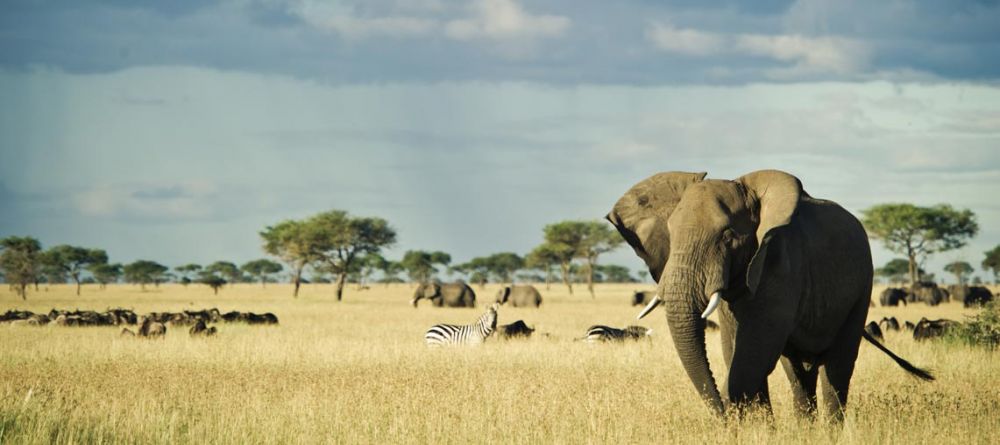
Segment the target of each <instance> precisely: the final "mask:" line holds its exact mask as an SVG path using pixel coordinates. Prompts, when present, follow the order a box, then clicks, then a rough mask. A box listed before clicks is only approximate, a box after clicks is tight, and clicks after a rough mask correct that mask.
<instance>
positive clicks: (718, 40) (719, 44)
mask: <svg viewBox="0 0 1000 445" xmlns="http://www.w3.org/2000/svg"><path fill="white" fill-rule="evenodd" d="M646 38H648V39H649V40H650V41H652V42H653V45H655V46H656V47H657V48H658V49H661V50H663V51H667V52H674V53H680V54H688V55H696V56H705V55H711V54H717V53H719V52H720V51H722V50H723V48H724V45H725V41H726V39H725V37H724V36H722V35H719V34H716V33H711V32H705V31H699V30H696V29H681V28H677V27H674V26H673V25H670V24H665V23H653V24H652V25H651V27H650V28H649V29H647V30H646Z"/></svg>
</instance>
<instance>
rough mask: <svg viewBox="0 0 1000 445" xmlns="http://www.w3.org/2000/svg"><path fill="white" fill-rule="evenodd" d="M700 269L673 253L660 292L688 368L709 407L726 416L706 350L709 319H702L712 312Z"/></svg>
mask: <svg viewBox="0 0 1000 445" xmlns="http://www.w3.org/2000/svg"><path fill="white" fill-rule="evenodd" d="M675 260H676V261H675ZM696 271H697V269H695V268H693V267H692V266H691V265H690V262H689V261H685V260H684V259H682V258H676V256H675V255H671V260H670V261H668V262H667V268H666V270H665V271H664V273H663V279H662V280H661V287H660V293H661V295H662V296H663V299H664V303H665V304H664V306H665V309H666V311H667V325H668V326H669V327H670V335H671V337H672V338H673V340H674V347H676V349H677V355H678V357H680V359H681V363H682V364H683V366H684V370H685V371H686V372H687V375H688V377H689V378H690V379H691V383H693V384H694V386H695V389H696V390H697V391H698V394H699V395H700V396H701V398H702V399H704V400H705V403H706V404H708V406H709V408H710V409H712V411H714V412H715V413H716V414H719V415H722V414H723V411H724V408H723V405H722V398H721V396H720V395H719V389H718V387H717V386H716V384H715V377H714V376H713V375H712V370H711V368H709V365H708V354H707V352H706V350H705V320H704V319H703V318H702V313H703V311H704V312H708V311H706V306H708V304H707V300H708V299H707V296H706V295H705V294H704V288H705V286H704V285H703V283H704V282H705V280H704V278H703V277H702V276H700V274H698V273H697V272H696ZM713 300H715V303H716V304H717V298H714V297H713Z"/></svg>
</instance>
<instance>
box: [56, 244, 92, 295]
mask: <svg viewBox="0 0 1000 445" xmlns="http://www.w3.org/2000/svg"><path fill="white" fill-rule="evenodd" d="M42 258H43V260H42V263H43V265H44V267H45V268H46V277H47V278H49V282H66V278H67V277H68V278H72V279H73V282H74V283H76V294H77V295H80V287H81V286H80V278H81V274H82V273H83V271H85V270H87V268H88V267H89V266H91V265H94V264H102V263H107V262H108V254H107V252H105V251H104V250H101V249H87V248H83V247H76V246H70V245H66V244H62V245H58V246H54V247H51V248H49V249H48V250H46V251H45V252H44V253H43V254H42Z"/></svg>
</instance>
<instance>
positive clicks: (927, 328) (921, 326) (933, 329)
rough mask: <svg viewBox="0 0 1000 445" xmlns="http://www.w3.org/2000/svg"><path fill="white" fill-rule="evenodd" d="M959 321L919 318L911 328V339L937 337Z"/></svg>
mask: <svg viewBox="0 0 1000 445" xmlns="http://www.w3.org/2000/svg"><path fill="white" fill-rule="evenodd" d="M959 324H960V323H959V322H957V321H954V320H947V319H943V318H942V319H939V320H928V319H927V318H921V319H920V321H919V322H918V323H917V325H916V326H915V327H914V328H913V339H914V340H927V339H929V338H937V337H941V336H944V335H945V334H947V333H948V331H949V330H951V329H953V328H955V327H956V326H958V325H959Z"/></svg>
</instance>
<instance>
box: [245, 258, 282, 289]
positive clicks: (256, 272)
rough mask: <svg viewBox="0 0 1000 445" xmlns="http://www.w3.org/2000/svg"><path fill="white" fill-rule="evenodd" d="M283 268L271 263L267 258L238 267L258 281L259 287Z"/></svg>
mask: <svg viewBox="0 0 1000 445" xmlns="http://www.w3.org/2000/svg"><path fill="white" fill-rule="evenodd" d="M283 269H284V268H283V267H282V266H281V264H279V263H276V262H274V261H271V260H269V259H267V258H261V259H258V260H253V261H248V262H246V263H244V264H243V265H242V266H240V270H242V271H243V272H245V273H246V274H247V275H250V276H251V277H253V278H255V279H256V280H257V281H260V285H261V287H263V286H264V284H265V283H267V281H268V280H269V279H270V278H271V276H273V275H274V274H277V273H280V272H281V271H282V270H283Z"/></svg>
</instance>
